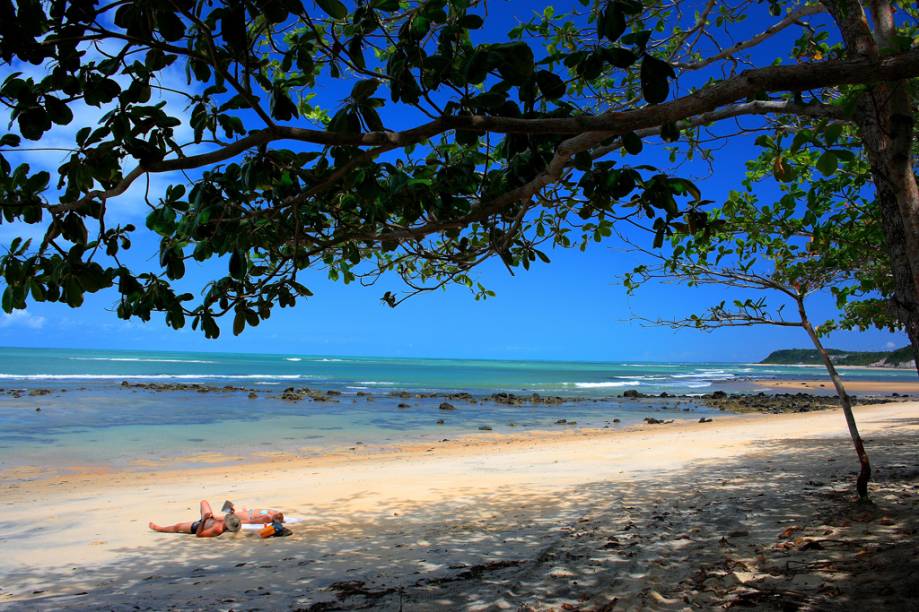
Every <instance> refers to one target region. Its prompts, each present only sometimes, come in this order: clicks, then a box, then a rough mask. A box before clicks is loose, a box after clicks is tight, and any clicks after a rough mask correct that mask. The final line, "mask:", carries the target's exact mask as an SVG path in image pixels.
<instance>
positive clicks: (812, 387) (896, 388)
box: [755, 378, 919, 399]
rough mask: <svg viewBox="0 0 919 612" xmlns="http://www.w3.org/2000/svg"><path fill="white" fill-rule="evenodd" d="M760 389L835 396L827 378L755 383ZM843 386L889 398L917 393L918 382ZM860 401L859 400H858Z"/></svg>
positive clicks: (862, 382) (847, 383) (867, 382)
mask: <svg viewBox="0 0 919 612" xmlns="http://www.w3.org/2000/svg"><path fill="white" fill-rule="evenodd" d="M755 382H756V384H757V385H759V386H762V387H773V388H778V389H797V390H804V391H828V392H831V393H833V394H835V389H834V387H833V383H832V381H830V379H829V378H827V379H825V380H762V381H755ZM842 382H843V384H844V385H845V387H846V390H847V391H849V392H857V393H872V394H882V393H885V394H886V395H887V396H890V395H891V394H893V393H898V394H901V393H919V380H916V382H904V381H886V382H885V381H875V380H845V379H843V381H842ZM871 397H876V398H879V399H880V398H882V397H884V396H881V395H872V396H871ZM860 399H861V398H860Z"/></svg>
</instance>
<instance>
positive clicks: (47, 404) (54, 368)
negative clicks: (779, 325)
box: [0, 348, 916, 471]
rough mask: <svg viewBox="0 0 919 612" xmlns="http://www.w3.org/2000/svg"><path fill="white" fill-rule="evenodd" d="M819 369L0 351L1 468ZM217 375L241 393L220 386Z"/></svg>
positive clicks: (356, 437) (692, 411) (368, 430)
mask: <svg viewBox="0 0 919 612" xmlns="http://www.w3.org/2000/svg"><path fill="white" fill-rule="evenodd" d="M845 373H846V376H847V378H849V379H853V380H855V379H870V380H891V381H894V380H905V381H912V380H915V376H916V374H915V372H914V371H911V370H878V369H873V370H869V369H847V370H846V372H845ZM817 377H825V374H824V372H823V371H822V370H821V369H820V368H813V367H795V366H773V365H757V364H741V363H657V362H638V361H635V362H631V361H622V362H567V361H499V360H470V359H404V358H383V357H343V356H317V355H296V354H276V355H272V354H231V353H210V352H208V353H185V352H153V351H100V350H65V349H19V348H0V388H2V390H3V391H2V393H0V471H2V470H4V469H9V468H16V467H22V466H49V465H52V466H66V465H80V466H102V467H105V466H110V467H119V466H121V467H123V466H130V465H133V466H136V467H137V468H138V469H144V467H143V466H148V467H149V469H155V467H156V466H157V465H160V464H161V463H162V462H167V461H168V462H170V463H172V464H174V463H175V462H176V461H178V462H183V461H184V462H186V463H188V464H194V463H196V462H197V461H199V460H200V459H196V457H199V456H200V455H201V454H202V453H220V454H224V455H227V456H233V457H234V458H235V460H239V458H247V457H252V456H258V455H261V454H271V453H278V452H280V453H285V454H292V455H296V456H309V455H316V454H322V453H325V452H328V451H329V450H335V451H350V450H351V449H358V450H363V449H369V448H380V447H384V448H385V447H386V446H387V445H396V444H399V443H403V442H407V441H409V442H410V441H431V442H433V441H437V440H441V439H443V438H448V439H449V438H455V437H458V436H461V435H483V434H489V433H509V432H521V431H526V430H533V429H542V430H544V429H552V428H559V427H620V426H625V425H628V424H630V423H636V422H639V421H641V420H642V419H643V418H644V417H645V416H648V415H654V416H656V417H657V418H675V419H676V418H694V419H698V418H699V417H700V415H706V414H710V413H711V412H712V410H710V409H708V408H706V407H704V406H702V405H701V404H698V403H697V402H695V401H693V399H692V397H688V398H687V397H682V398H679V399H676V400H674V399H672V398H656V397H655V398H646V399H641V400H634V399H625V398H622V397H621V394H622V393H623V392H624V391H627V390H629V389H634V390H636V391H640V392H641V393H645V394H660V393H664V392H666V393H668V394H671V395H676V394H679V395H690V396H692V395H701V394H704V393H710V392H712V391H715V390H723V391H727V392H737V393H758V392H762V391H765V392H770V391H771V390H770V389H769V388H768V381H769V380H773V379H809V378H817ZM758 381H759V382H760V383H766V385H765V386H762V385H761V384H757V382H758ZM125 382H127V383H128V384H127V385H125V384H123V383H125ZM140 383H155V384H159V385H170V384H179V383H181V384H185V385H191V384H198V385H206V386H207V387H209V388H211V389H212V390H211V391H209V392H206V393H205V392H201V391H198V390H195V389H183V390H167V391H154V390H150V389H145V388H139V387H137V386H135V385H136V384H140ZM225 386H230V387H235V388H239V387H243V388H245V389H246V390H245V391H237V390H213V389H214V388H222V387H225ZM288 387H294V388H296V389H301V388H303V387H308V388H310V389H313V390H317V391H321V392H328V391H330V390H331V391H332V392H333V393H336V392H337V393H338V394H335V395H332V396H330V399H331V401H328V402H314V401H311V400H304V401H299V402H290V401H285V400H283V399H281V397H280V396H281V393H282V392H283V390H284V389H286V388H288ZM460 392H466V393H471V394H472V395H473V396H475V397H476V398H477V401H475V402H469V401H464V400H448V401H450V402H451V403H452V404H453V405H454V406H455V408H456V409H455V410H450V411H443V410H440V404H441V402H443V401H445V398H444V397H442V396H443V395H445V394H450V393H460ZM494 393H514V394H517V395H526V396H531V395H532V394H534V393H536V394H539V395H540V396H563V397H566V398H570V401H563V402H561V403H551V404H546V403H540V402H536V403H532V402H526V403H523V404H520V405H507V404H503V403H499V402H495V401H491V400H488V399H487V396H489V395H491V394H494ZM406 394H407V396H406ZM417 394H421V395H424V394H436V395H437V397H416V395H417ZM400 404H401V406H400ZM36 409H38V410H36ZM718 414H720V415H723V413H718ZM725 418H726V417H725ZM614 419H619V423H614ZM439 420H442V421H443V423H438V422H437V421H439ZM562 420H564V422H562V423H559V421H562ZM572 422H575V424H574V425H572V424H571V423H572ZM488 428H490V429H488ZM210 460H213V458H211V459H210ZM228 460H229V459H228Z"/></svg>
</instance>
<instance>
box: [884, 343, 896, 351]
mask: <svg viewBox="0 0 919 612" xmlns="http://www.w3.org/2000/svg"><path fill="white" fill-rule="evenodd" d="M884 346H886V347H887V348H888V349H890V350H893V349H895V348H897V343H896V342H888V343H887V344H885V345H884Z"/></svg>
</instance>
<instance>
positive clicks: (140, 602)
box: [0, 419, 919, 610]
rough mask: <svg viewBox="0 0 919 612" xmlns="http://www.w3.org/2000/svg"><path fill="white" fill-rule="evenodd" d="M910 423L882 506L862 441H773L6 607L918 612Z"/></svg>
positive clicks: (365, 519) (437, 507) (22, 576)
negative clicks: (862, 487)
mask: <svg viewBox="0 0 919 612" xmlns="http://www.w3.org/2000/svg"><path fill="white" fill-rule="evenodd" d="M913 420H914V419H913ZM905 421H906V420H905ZM908 424H909V423H906V422H899V421H897V422H891V423H889V424H888V429H887V433H885V434H884V435H876V436H872V437H871V439H869V440H867V441H866V446H867V447H868V449H869V452H870V453H871V455H872V461H873V463H874V465H875V466H876V469H875V482H874V483H873V484H872V497H873V504H867V505H861V504H857V503H855V502H854V474H855V472H854V471H853V470H854V468H855V464H856V463H855V459H854V453H853V451H852V449H851V446H850V445H849V443H848V441H847V440H845V439H842V438H832V439H830V438H828V439H809V440H784V441H774V442H769V443H764V444H762V445H760V446H759V447H758V448H756V449H755V450H754V452H752V453H750V454H748V455H746V456H744V457H743V458H741V459H740V460H737V461H734V462H718V463H695V464H692V465H691V466H689V467H688V468H686V469H682V470H679V471H672V472H662V473H654V472H650V471H649V472H645V473H636V474H632V475H624V476H630V478H631V480H628V481H626V482H623V483H608V482H595V483H592V484H590V485H586V486H581V487H578V488H577V489H572V490H568V491H566V492H564V493H558V492H554V493H552V494H549V493H545V494H539V493H533V494H529V493H528V494H527V495H521V494H520V492H519V490H518V491H517V492H515V490H514V489H512V488H504V489H500V490H496V491H494V492H493V493H492V494H490V495H488V496H481V495H473V494H471V492H470V491H464V490H461V489H460V490H444V491H442V499H443V500H444V501H442V502H440V503H437V504H426V505H418V506H416V507H407V506H406V505H405V503H404V502H403V501H399V506H400V509H399V511H398V513H397V514H396V513H394V512H393V511H392V509H390V508H388V507H387V505H386V503H385V502H384V503H381V505H380V507H379V509H378V511H376V512H372V513H366V514H363V515H351V516H350V518H349V519H348V520H346V521H338V522H330V521H316V523H305V524H300V525H297V526H295V529H294V535H293V536H292V537H289V538H285V539H273V540H260V539H258V538H257V537H255V536H253V535H251V534H246V535H236V536H233V537H223V538H221V539H219V540H217V541H202V540H196V539H194V538H190V537H182V536H158V535H152V534H151V538H155V541H156V547H155V548H154V547H153V546H149V547H144V548H143V549H134V550H122V551H120V552H121V553H122V557H121V560H120V561H119V562H118V563H117V564H111V565H104V566H100V567H94V568H81V570H80V571H79V572H69V573H64V572H61V573H60V574H56V575H55V574H52V573H49V572H48V571H43V570H42V569H41V568H23V569H22V570H21V571H20V572H18V573H17V574H15V575H7V576H6V577H5V578H4V583H5V584H4V585H3V587H4V588H3V593H10V592H11V591H13V592H16V593H17V595H16V600H15V601H10V600H7V601H6V602H5V603H0V607H4V606H10V607H22V608H26V609H67V608H74V609H88V608H92V609H116V610H122V609H123V610H148V609H156V610H162V609H173V608H175V609H183V610H187V609H234V610H251V609H262V610H273V609H301V610H339V609H375V610H400V609H401V610H428V609H449V610H454V609H469V608H473V609H523V610H528V609H538V610H542V609H549V608H555V609H565V610H612V609H614V608H615V609H649V610H658V609H684V608H688V607H692V608H702V609H706V608H713V607H719V608H721V607H746V608H759V609H781V610H796V609H809V610H812V609H828V608H833V609H852V610H855V609H858V610H889V609H897V610H907V609H919V581H917V579H916V576H919V557H917V548H916V533H917V531H916V530H917V527H919V501H917V498H919V495H917V493H919V437H917V436H916V435H915V433H912V434H909V433H906V432H904V431H903V429H902V427H903V426H906V425H908ZM815 466H816V467H815ZM495 467H496V468H497V467H499V466H495ZM397 499H398V496H397V495H394V496H393V499H392V504H393V506H392V507H395V504H396V501H397ZM290 510H291V511H293V512H292V513H294V514H296V513H297V512H296V510H300V511H301V512H308V513H309V514H313V515H319V516H323V515H324V513H329V515H334V514H335V512H334V510H335V509H334V507H331V506H330V507H315V508H309V509H306V508H304V509H290ZM23 585H28V587H29V588H30V589H32V590H34V591H36V592H32V591H29V592H28V593H23V591H22V588H24V587H23ZM13 587H16V588H13ZM0 602H3V600H2V599H0Z"/></svg>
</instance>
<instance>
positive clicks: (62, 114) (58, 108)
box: [45, 95, 73, 125]
mask: <svg viewBox="0 0 919 612" xmlns="http://www.w3.org/2000/svg"><path fill="white" fill-rule="evenodd" d="M45 111H46V112H47V113H48V117H49V118H50V119H51V121H53V122H54V123H56V124H58V125H67V124H68V123H70V122H71V121H73V112H71V110H70V107H68V106H67V104H66V103H65V102H63V101H62V100H59V99H58V98H55V97H54V96H48V95H46V96H45Z"/></svg>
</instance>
